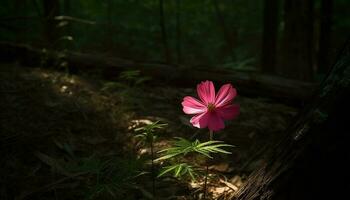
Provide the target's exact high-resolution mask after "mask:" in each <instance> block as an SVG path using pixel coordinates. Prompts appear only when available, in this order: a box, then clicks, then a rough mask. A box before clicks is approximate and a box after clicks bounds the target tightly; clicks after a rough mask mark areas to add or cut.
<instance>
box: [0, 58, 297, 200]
mask: <svg viewBox="0 0 350 200" xmlns="http://www.w3.org/2000/svg"><path fill="white" fill-rule="evenodd" d="M0 70H1V74H0V77H1V79H0V82H1V86H0V87H1V98H0V99H1V100H0V101H1V102H0V109H1V134H0V148H1V152H2V154H1V155H2V156H1V158H0V159H1V171H0V176H1V180H0V185H1V190H0V199H4V200H6V199H75V200H76V199H151V198H152V195H151V193H150V191H151V189H150V187H151V180H150V175H149V173H144V172H147V171H148V170H149V162H148V161H147V160H148V159H149V157H148V154H149V149H148V148H147V146H142V145H138V143H137V140H136V139H135V138H134V135H135V132H134V128H135V127H139V126H142V125H143V124H144V123H148V122H150V121H156V120H160V121H161V122H163V123H167V124H168V126H167V128H166V129H164V130H163V131H161V132H159V133H158V135H159V138H158V139H157V142H156V144H155V146H156V148H157V150H160V149H161V148H163V147H165V146H168V145H169V142H170V141H171V140H172V139H173V138H174V137H178V136H180V137H184V138H187V139H193V138H198V139H200V140H201V141H205V140H207V139H208V133H207V130H204V129H197V128H194V127H192V126H191V125H190V124H189V119H190V116H187V115H185V114H184V113H183V112H182V106H181V101H182V98H183V97H184V96H187V95H191V96H196V94H195V90H194V88H195V86H194V85H189V86H188V88H175V87H170V86H166V85H165V86H164V85H155V84H147V82H145V83H137V82H136V81H134V80H133V79H129V80H127V81H126V80H125V79H123V77H121V78H120V81H116V82H107V81H104V80H99V79H96V78H92V77H91V76H77V75H67V74H66V73H63V72H57V71H52V70H46V69H39V68H26V67H23V66H19V65H18V64H14V63H10V64H1V65H0ZM135 80H136V79H135ZM233 84H234V83H233ZM237 89H238V94H239V91H240V90H239V88H237ZM235 102H236V103H239V104H240V107H241V113H240V115H239V117H238V118H237V119H236V120H233V121H230V122H227V123H226V128H225V129H224V130H223V131H221V132H218V133H215V135H214V138H215V139H216V140H222V141H225V142H226V143H228V144H232V145H235V146H236V147H235V148H233V149H232V154H230V155H225V156H216V157H215V158H214V159H213V160H211V161H210V162H209V164H210V166H209V169H210V175H211V176H210V177H211V178H210V179H209V192H210V196H211V197H212V198H213V199H230V198H232V197H233V196H234V194H235V191H237V189H239V187H240V186H241V185H242V184H244V180H245V178H246V177H247V176H248V175H249V173H250V172H251V171H252V170H254V169H255V168H256V167H258V166H259V165H261V164H262V163H263V162H264V156H263V152H264V151H265V150H268V149H269V148H272V147H273V146H274V145H275V144H276V142H277V141H278V140H279V138H281V137H282V136H283V135H282V134H283V130H284V129H285V128H286V127H287V126H288V124H289V123H290V121H291V120H292V118H293V116H295V114H296V113H297V111H298V110H297V109H296V108H293V107H290V106H287V105H283V104H280V103H278V102H275V101H273V100H271V99H268V98H261V97H256V98H252V97H249V98H248V97H244V96H238V97H237V98H236V99H235ZM199 166H202V167H203V168H204V167H205V163H204V162H203V163H199ZM160 167H161V166H159V165H158V166H157V168H160ZM202 184H203V180H202V179H199V180H198V181H197V182H193V181H189V180H186V179H184V180H176V179H174V178H171V177H164V178H159V179H157V182H156V185H157V191H156V194H157V197H158V199H196V198H200V195H201V188H202V187H201V186H202Z"/></svg>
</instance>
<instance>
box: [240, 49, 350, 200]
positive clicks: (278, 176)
mask: <svg viewBox="0 0 350 200" xmlns="http://www.w3.org/2000/svg"><path fill="white" fill-rule="evenodd" d="M349 92H350V46H349V44H348V45H347V46H346V48H345V49H344V51H343V53H342V55H341V56H340V58H339V59H338V62H337V63H336V64H335V66H334V67H333V69H332V71H331V73H330V74H329V76H328V77H327V78H326V80H325V81H324V82H323V84H322V85H321V87H320V89H319V90H318V92H317V93H315V95H314V98H313V101H312V102H311V103H310V104H309V106H307V107H306V108H305V109H304V110H303V111H302V112H301V113H300V114H299V116H298V117H297V118H296V121H295V122H294V123H293V124H292V125H291V126H290V128H289V129H288V130H287V131H286V136H285V138H284V139H283V140H282V141H281V142H280V143H279V144H277V145H276V147H275V148H274V149H273V150H271V151H270V152H268V154H267V156H266V158H267V159H266V163H265V164H264V165H263V166H261V167H260V168H259V169H257V170H255V171H254V172H253V173H252V174H251V175H250V177H249V178H248V180H247V182H246V184H245V185H244V186H243V187H242V188H241V190H240V191H239V193H238V195H237V198H235V199H236V200H258V199H259V200H288V199H292V200H294V199H301V200H303V199H307V200H310V199H344V197H346V196H348V193H347V191H348V190H349V188H350V184H349V181H348V178H349V177H350V176H349V175H350V173H349V168H350V164H349V163H350V162H349V161H350V153H349V150H348V147H347V146H348V141H349V139H350V136H349V128H348V124H349V117H348V111H347V110H349V104H348V102H349V101H350V94H349Z"/></svg>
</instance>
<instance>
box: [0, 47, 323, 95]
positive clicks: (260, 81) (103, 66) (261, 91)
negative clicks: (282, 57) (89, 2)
mask: <svg viewBox="0 0 350 200" xmlns="http://www.w3.org/2000/svg"><path fill="white" fill-rule="evenodd" d="M0 53H1V56H0V60H5V61H9V60H15V59H19V60H20V61H21V62H22V63H23V64H24V65H31V66H39V64H40V63H42V60H45V61H46V63H49V65H52V63H55V60H57V59H58V58H59V57H60V55H62V54H63V53H62V52H55V51H47V50H45V49H40V48H34V47H31V46H29V45H23V44H13V43H9V42H0ZM64 57H65V60H66V61H67V62H68V63H69V66H70V68H71V71H74V72H76V71H85V72H86V71H89V70H99V71H100V72H102V74H103V76H104V77H105V78H109V79H114V78H116V77H118V74H119V73H120V72H121V71H125V70H140V71H141V73H142V75H145V76H150V77H152V79H153V80H154V81H153V82H154V83H157V82H159V83H166V84H170V85H176V86H189V85H194V84H197V83H198V82H200V81H203V80H213V81H215V82H217V83H226V82H231V83H233V84H234V85H235V86H236V87H237V88H238V90H239V93H240V94H245V95H254V96H264V97H272V98H278V99H283V100H290V101H298V102H302V101H305V100H308V99H309V98H310V96H311V94H312V91H313V90H314V89H315V88H316V85H317V84H315V83H308V82H302V81H297V80H292V79H286V78H282V77H279V76H272V75H267V74H262V73H257V72H242V71H235V70H227V69H220V67H211V68H209V67H194V66H191V67H189V66H176V65H169V64H163V63H145V62H136V61H131V60H125V59H120V58H113V57H108V56H103V55H95V54H87V53H78V52H69V51H68V52H64Z"/></svg>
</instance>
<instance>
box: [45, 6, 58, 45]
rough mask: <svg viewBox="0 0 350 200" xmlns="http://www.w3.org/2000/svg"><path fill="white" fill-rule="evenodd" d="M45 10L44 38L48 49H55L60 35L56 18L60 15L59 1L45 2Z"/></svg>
mask: <svg viewBox="0 0 350 200" xmlns="http://www.w3.org/2000/svg"><path fill="white" fill-rule="evenodd" d="M42 2H43V8H44V14H43V15H44V38H45V39H46V43H47V45H48V47H50V48H54V47H55V44H56V43H57V41H58V39H59V37H60V35H59V33H58V30H57V20H55V16H58V15H59V13H60V12H59V8H60V6H59V0H43V1H42Z"/></svg>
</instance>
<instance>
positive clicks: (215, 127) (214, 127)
mask: <svg viewBox="0 0 350 200" xmlns="http://www.w3.org/2000/svg"><path fill="white" fill-rule="evenodd" d="M208 128H209V130H211V131H219V130H221V129H223V128H225V124H224V120H223V119H221V117H220V116H219V115H218V114H217V113H216V112H211V113H210V116H209V120H208Z"/></svg>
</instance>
